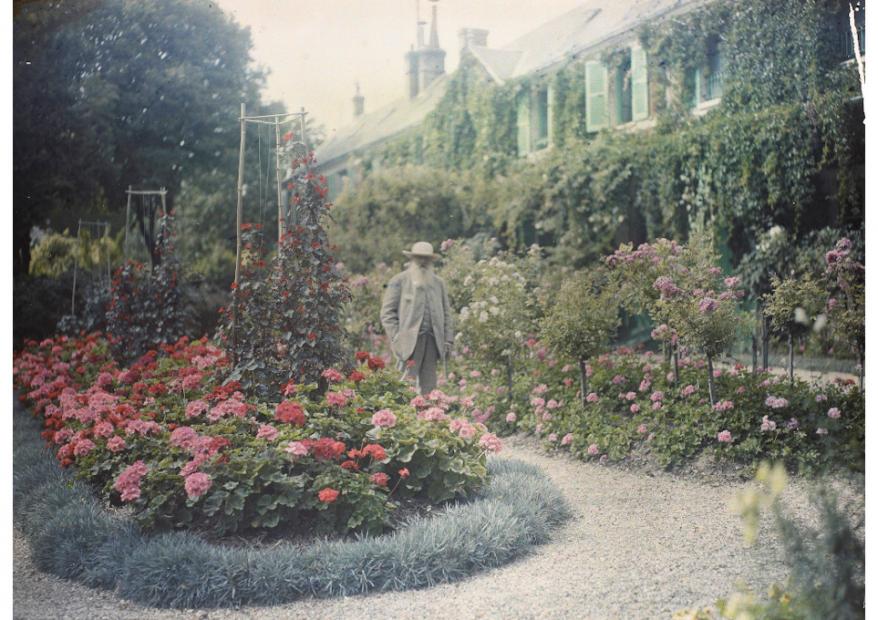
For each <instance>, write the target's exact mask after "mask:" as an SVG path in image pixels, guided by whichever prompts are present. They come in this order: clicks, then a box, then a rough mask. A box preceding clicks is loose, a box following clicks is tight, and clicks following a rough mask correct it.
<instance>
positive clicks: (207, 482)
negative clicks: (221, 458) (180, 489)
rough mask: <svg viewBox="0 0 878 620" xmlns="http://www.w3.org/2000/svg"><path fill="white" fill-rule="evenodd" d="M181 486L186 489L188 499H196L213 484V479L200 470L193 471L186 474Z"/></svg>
mask: <svg viewBox="0 0 878 620" xmlns="http://www.w3.org/2000/svg"><path fill="white" fill-rule="evenodd" d="M183 486H184V487H185V489H186V495H188V496H189V499H198V498H199V497H201V496H202V495H204V494H205V493H207V491H208V490H209V489H210V487H211V486H213V480H211V478H210V476H208V475H207V474H205V473H202V472H195V473H194V474H189V475H188V476H186V481H185V482H184V484H183Z"/></svg>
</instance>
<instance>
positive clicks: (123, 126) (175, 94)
mask: <svg viewBox="0 0 878 620" xmlns="http://www.w3.org/2000/svg"><path fill="white" fill-rule="evenodd" d="M13 30H14V41H13V59H14V61H15V62H14V74H13V87H14V92H15V106H14V115H13V121H14V130H13V161H14V174H15V178H16V183H15V187H14V202H13V204H14V227H15V231H16V244H15V254H16V265H17V268H18V270H19V271H20V272H26V271H27V266H28V263H29V254H28V248H29V241H30V232H29V231H30V228H31V226H32V225H33V224H35V223H37V222H40V221H42V220H44V219H46V218H49V217H51V218H53V219H55V220H59V221H60V224H61V225H62V226H63V225H64V223H65V220H66V221H67V223H69V222H70V221H75V219H74V217H73V213H74V210H75V211H78V212H80V213H81V212H83V211H87V210H92V211H96V210H107V209H118V208H120V207H121V206H122V205H124V204H125V194H124V191H125V188H126V187H127V186H128V185H129V184H130V185H133V186H135V187H141V186H145V187H160V186H163V187H165V188H167V189H168V209H169V210H170V209H172V208H173V206H174V203H175V199H176V195H177V193H178V191H179V189H180V185H181V183H182V181H183V180H184V179H185V178H187V177H188V176H189V175H191V174H192V173H194V172H195V171H197V170H212V169H214V168H218V169H223V170H225V169H228V170H234V169H235V156H236V152H237V143H238V132H237V131H236V129H237V126H238V113H239V110H240V102H241V101H248V102H258V101H259V91H260V89H261V87H262V85H263V82H264V76H263V74H262V72H261V71H260V70H258V69H255V68H253V67H252V66H251V62H250V56H249V50H250V47H251V40H250V33H249V31H248V30H246V29H244V28H241V27H240V26H239V25H238V24H236V23H235V22H234V21H232V20H231V19H230V18H228V17H227V16H225V15H224V14H223V13H222V12H221V11H219V10H217V9H216V8H215V6H213V5H210V4H208V3H196V2H187V1H183V0H175V1H173V2H164V3H144V2H136V1H134V0H103V1H100V2H97V1H95V2H86V3H62V2H46V3H29V4H27V5H24V6H22V7H21V8H20V11H19V14H18V15H17V16H16V18H15V21H14V27H13ZM257 107H258V106H257Z"/></svg>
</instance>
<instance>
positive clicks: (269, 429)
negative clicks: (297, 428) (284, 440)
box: [256, 424, 278, 441]
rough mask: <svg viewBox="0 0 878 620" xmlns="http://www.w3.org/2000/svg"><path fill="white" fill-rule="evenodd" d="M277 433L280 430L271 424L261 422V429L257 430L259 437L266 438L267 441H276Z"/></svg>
mask: <svg viewBox="0 0 878 620" xmlns="http://www.w3.org/2000/svg"><path fill="white" fill-rule="evenodd" d="M277 435H278V430H277V429H276V428H275V427H273V426H272V425H271V424H260V425H259V430H258V431H257V432H256V437H257V438H258V439H265V440H267V441H274V440H275V439H277Z"/></svg>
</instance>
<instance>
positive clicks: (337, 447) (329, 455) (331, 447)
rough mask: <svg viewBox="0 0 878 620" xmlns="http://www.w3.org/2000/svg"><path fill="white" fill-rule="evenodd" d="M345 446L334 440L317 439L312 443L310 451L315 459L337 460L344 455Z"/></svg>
mask: <svg viewBox="0 0 878 620" xmlns="http://www.w3.org/2000/svg"><path fill="white" fill-rule="evenodd" d="M344 451H345V445H344V442H343V441H336V440H334V439H330V438H329V437H324V438H323V439H318V440H317V441H315V442H314V446H313V447H312V449H311V453H312V454H313V455H314V457H315V458H318V459H321V460H324V461H331V460H334V459H337V458H338V457H340V456H341V455H342V454H344Z"/></svg>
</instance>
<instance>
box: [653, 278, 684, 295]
mask: <svg viewBox="0 0 878 620" xmlns="http://www.w3.org/2000/svg"><path fill="white" fill-rule="evenodd" d="M652 286H653V288H655V289H656V290H658V291H659V292H660V293H661V296H662V298H668V297H673V296H674V295H676V294H677V293H681V292H682V290H681V289H679V288H678V287H677V285H675V284H674V281H673V280H671V279H670V278H669V277H668V276H659V277H658V278H656V280H655V282H653V284H652Z"/></svg>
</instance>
